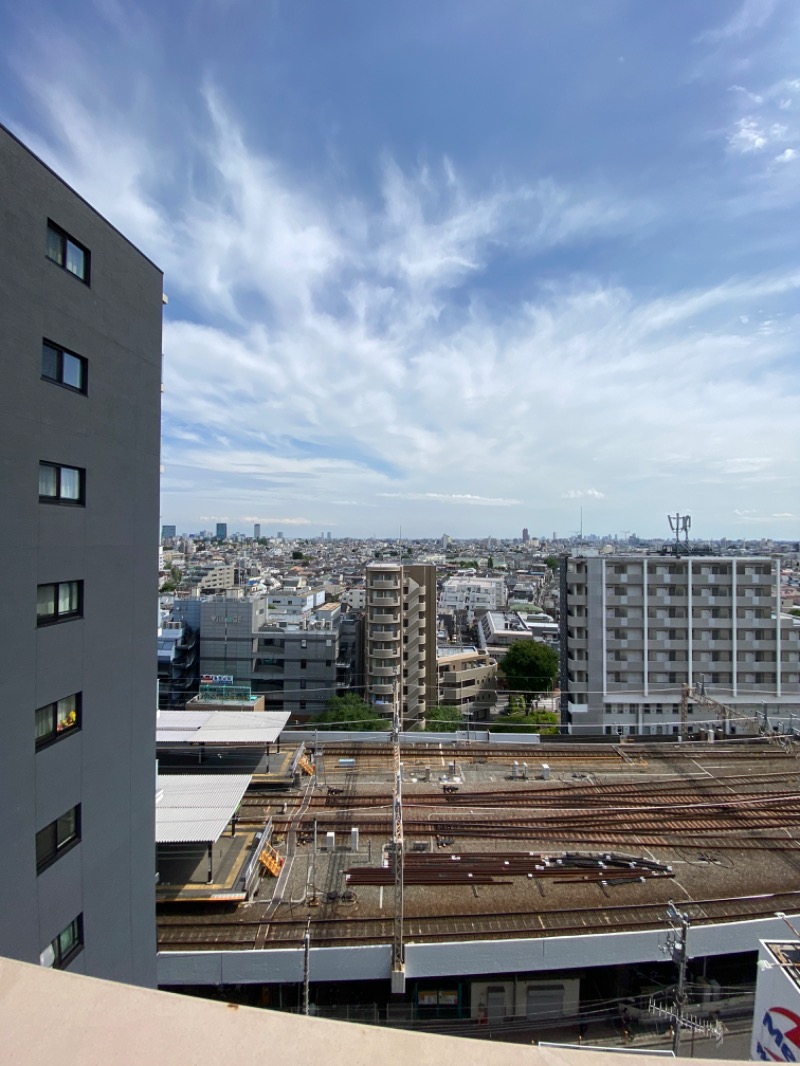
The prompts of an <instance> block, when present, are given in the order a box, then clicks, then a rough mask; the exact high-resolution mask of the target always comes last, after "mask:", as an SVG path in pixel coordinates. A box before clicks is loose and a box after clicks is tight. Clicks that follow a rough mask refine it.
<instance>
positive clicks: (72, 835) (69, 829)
mask: <svg viewBox="0 0 800 1066" xmlns="http://www.w3.org/2000/svg"><path fill="white" fill-rule="evenodd" d="M80 839H81V805H80V804H78V806H77V807H73V808H72V810H69V811H67V812H66V814H62V815H61V817H60V818H56V820H55V821H54V822H51V823H50V825H46V826H45V827H44V829H40V830H39V832H38V833H37V834H36V872H37V874H40V873H41V872H42V870H46V869H47V867H48V866H52V865H53V863H54V862H55V861H56V859H60V858H61V856H62V855H63V854H64V853H65V852H67V851H69V850H70V848H73V847H74V846H75V845H76V844H77V843H78V842H79V841H80Z"/></svg>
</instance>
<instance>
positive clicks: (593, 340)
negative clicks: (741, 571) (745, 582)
mask: <svg viewBox="0 0 800 1066" xmlns="http://www.w3.org/2000/svg"><path fill="white" fill-rule="evenodd" d="M1 10H2V14H0V30H2V31H3V32H2V33H0V40H2V42H3V43H2V45H1V46H0V48H2V65H0V102H1V103H0V117H1V118H2V121H3V122H4V124H5V125H7V126H8V127H9V128H10V129H11V130H12V131H13V132H14V133H16V134H17V135H18V136H20V137H21V138H22V139H23V140H24V141H25V142H26V143H27V144H28V145H29V146H30V147H31V148H32V149H33V150H34V151H36V152H37V153H38V154H39V155H40V156H41V157H42V158H43V159H44V160H45V161H46V162H48V163H49V164H50V165H51V166H53V168H54V169H56V170H57V171H58V172H59V173H60V174H61V175H62V176H63V177H64V178H65V179H66V180H67V181H68V182H69V183H70V184H71V185H73V186H74V188H76V189H77V190H78V191H79V192H80V193H81V194H82V195H83V196H85V197H86V198H87V199H88V200H89V201H90V202H91V203H92V204H93V205H94V206H95V207H97V208H98V210H99V211H101V212H102V213H103V214H104V215H105V216H106V217H107V218H108V219H109V220H110V221H112V222H113V223H114V224H115V225H116V226H118V227H119V228H120V229H121V230H122V231H123V232H124V233H125V234H126V235H127V236H129V237H130V238H131V239H132V240H133V241H134V242H135V243H136V244H137V245H138V246H139V247H140V248H141V249H142V250H143V251H144V252H145V253H146V254H147V255H149V256H150V257H151V258H152V259H154V260H155V261H156V262H157V263H158V264H159V266H161V267H162V269H163V270H164V271H165V290H166V292H167V293H168V295H169V305H168V306H167V307H166V308H165V317H164V342H163V347H164V353H165V370H164V375H165V392H164V397H163V399H164V442H163V464H164V476H163V486H162V519H163V521H164V522H168V523H173V522H174V523H176V524H177V525H178V527H179V529H181V530H197V529H200V528H208V527H212V526H213V523H215V522H217V521H227V522H228V523H229V526H230V528H231V529H241V530H243V531H251V530H252V525H253V523H254V522H260V523H261V525H262V529H263V531H264V533H273V532H275V531H276V530H279V529H280V530H282V531H283V532H284V533H285V534H286V535H287V536H290V535H297V536H312V535H317V534H318V533H319V531H321V530H331V532H332V534H333V536H347V535H364V536H372V535H376V536H379V537H380V536H396V535H397V534H398V531H399V529H400V528H401V527H402V531H403V535H404V536H409V537H417V536H427V535H439V534H441V533H444V532H447V533H449V534H451V535H453V536H457V537H459V536H464V537H466V536H487V535H493V536H495V537H503V536H519V534H520V531H521V529H522V527H523V526H527V527H528V528H529V529H530V530H531V533H532V535H537V534H542V533H547V534H550V533H551V532H553V531H557V532H558V533H559V534H561V535H568V534H570V533H572V532H574V531H576V530H577V529H578V526H579V521H580V518H579V515H580V509H581V508H582V509H583V524H584V529H586V530H587V531H595V532H611V533H614V532H622V531H628V530H633V531H635V532H637V533H638V534H639V535H640V536H658V535H661V534H667V535H668V532H669V531H668V529H667V522H666V515H667V513H668V512H675V511H676V510H679V511H681V512H682V513H686V512H688V513H691V515H692V521H693V532H694V533H696V534H697V536H698V537H720V536H728V537H732V538H736V537H748V538H753V537H780V538H792V539H798V538H800V521H799V520H798V515H800V485H799V484H798V482H799V481H800V474H799V473H798V469H799V464H798V459H799V458H800V417H798V402H797V400H798V392H799V391H800V371H799V369H798V368H799V367H800V355H799V353H798V333H799V332H800V315H799V313H798V292H799V290H800V262H799V261H798V256H797V246H798V239H797V234H798V232H800V5H798V4H797V3H796V0H745V2H743V3H742V2H740V0H724V2H723V0H703V3H697V2H696V0H672V2H671V3H669V4H655V3H644V2H642V0H571V2H570V3H564V2H563V0H558V2H551V0H492V3H487V2H486V0H481V2H477V0H434V2H431V0H424V2H423V0H406V2H404V3H382V2H380V0H377V2H376V0H352V2H347V0H341V2H339V0H313V2H311V0H308V2H302V0H292V2H283V0H272V2H268V0H191V2H189V0H179V2H173V3H168V4H164V3H158V4H156V3H154V2H151V0H148V2H139V3H136V2H135V0H124V2H123V0H94V2H89V0H73V2H72V3H70V4H64V3H62V2H55V0H28V2H27V3H26V4H24V5H22V4H12V3H11V2H10V0H4V2H3V4H2V8H1Z"/></svg>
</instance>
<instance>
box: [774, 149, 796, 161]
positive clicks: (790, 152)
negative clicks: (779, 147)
mask: <svg viewBox="0 0 800 1066" xmlns="http://www.w3.org/2000/svg"><path fill="white" fill-rule="evenodd" d="M796 158H797V149H795V148H786V149H784V151H782V152H781V154H780V155H776V156H775V162H776V163H791V161H792V160H793V159H796Z"/></svg>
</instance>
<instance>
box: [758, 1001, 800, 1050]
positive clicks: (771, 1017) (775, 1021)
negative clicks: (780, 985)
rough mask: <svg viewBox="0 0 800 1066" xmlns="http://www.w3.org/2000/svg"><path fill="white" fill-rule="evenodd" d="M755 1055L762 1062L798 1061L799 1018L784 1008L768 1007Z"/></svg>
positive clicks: (799, 1045)
mask: <svg viewBox="0 0 800 1066" xmlns="http://www.w3.org/2000/svg"><path fill="white" fill-rule="evenodd" d="M755 1054H756V1057H757V1058H759V1059H762V1060H763V1061H764V1062H797V1061H798V1060H800V1017H798V1015H797V1014H795V1013H794V1011H791V1010H788V1009H787V1008H786V1007H770V1008H769V1010H768V1011H766V1013H765V1014H764V1017H763V1019H762V1022H761V1034H760V1036H759V1038H758V1040H757V1042H756V1047H755Z"/></svg>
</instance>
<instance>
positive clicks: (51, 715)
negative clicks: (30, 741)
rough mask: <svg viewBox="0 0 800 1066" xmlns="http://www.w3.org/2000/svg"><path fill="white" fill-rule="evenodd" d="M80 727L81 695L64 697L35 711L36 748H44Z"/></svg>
mask: <svg viewBox="0 0 800 1066" xmlns="http://www.w3.org/2000/svg"><path fill="white" fill-rule="evenodd" d="M80 727H81V694H80V692H76V693H74V695H72V696H65V697H64V698H63V699H61V700H56V702H55V703H48V704H47V706H46V707H38V708H37V709H36V748H37V750H38V749H39V748H45V747H47V745H48V744H52V743H53V741H54V740H60V739H61V738H62V737H65V736H68V735H69V734H70V733H76V732H77V731H78V730H79V729H80Z"/></svg>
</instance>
